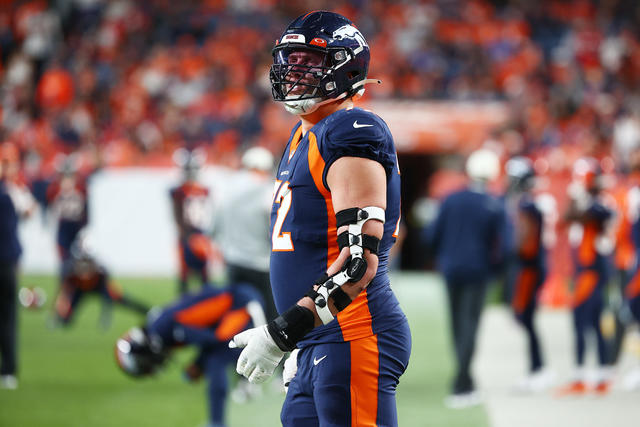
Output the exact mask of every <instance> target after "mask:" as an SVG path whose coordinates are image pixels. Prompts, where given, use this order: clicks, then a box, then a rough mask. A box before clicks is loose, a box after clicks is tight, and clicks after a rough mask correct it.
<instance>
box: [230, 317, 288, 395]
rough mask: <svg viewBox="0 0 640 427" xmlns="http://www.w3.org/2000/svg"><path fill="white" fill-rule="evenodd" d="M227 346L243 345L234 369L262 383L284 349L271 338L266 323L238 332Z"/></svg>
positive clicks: (253, 381)
mask: <svg viewBox="0 0 640 427" xmlns="http://www.w3.org/2000/svg"><path fill="white" fill-rule="evenodd" d="M229 347H231V348H243V347H244V350H242V353H240V357H238V364H237V365H236V371H237V372H238V373H239V374H240V375H243V376H245V377H246V378H247V379H248V380H249V382H251V383H254V384H260V383H263V382H265V381H266V380H267V379H268V378H269V377H271V375H273V371H274V370H275V369H276V366H278V364H279V363H280V361H281V360H282V358H283V357H284V351H282V350H280V348H279V347H278V346H277V344H276V343H275V342H274V341H273V338H271V335H270V334H269V331H267V325H262V326H259V327H257V328H251V329H247V330H246V331H244V332H241V333H239V334H238V335H236V336H235V337H233V339H232V340H231V341H230V342H229Z"/></svg>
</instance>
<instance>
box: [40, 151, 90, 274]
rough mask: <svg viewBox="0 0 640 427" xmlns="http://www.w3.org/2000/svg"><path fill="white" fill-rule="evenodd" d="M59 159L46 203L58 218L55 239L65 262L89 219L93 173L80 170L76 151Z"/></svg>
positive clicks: (49, 186)
mask: <svg viewBox="0 0 640 427" xmlns="http://www.w3.org/2000/svg"><path fill="white" fill-rule="evenodd" d="M56 161H57V164H56V170H57V174H56V176H55V177H54V178H53V180H52V181H51V183H50V184H49V185H48V187H47V205H48V206H50V207H51V208H52V210H53V211H54V212H55V213H56V215H57V218H58V230H57V237H56V242H57V244H58V255H59V256H60V260H61V263H64V261H65V260H66V259H67V258H68V257H69V256H70V254H71V247H72V245H73V243H74V242H75V240H76V237H77V236H78V235H79V234H80V232H81V231H82V230H83V229H84V228H85V227H86V225H87V224H88V221H89V200H88V198H89V193H88V180H89V177H90V176H91V174H92V173H93V172H91V173H90V174H82V173H80V171H79V158H78V156H77V154H69V155H64V154H60V155H59V156H58V158H57V159H56Z"/></svg>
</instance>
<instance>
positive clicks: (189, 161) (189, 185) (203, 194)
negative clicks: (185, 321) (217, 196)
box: [171, 148, 213, 294]
mask: <svg viewBox="0 0 640 427" xmlns="http://www.w3.org/2000/svg"><path fill="white" fill-rule="evenodd" d="M174 160H175V162H176V163H177V164H178V165H179V166H180V167H182V170H183V174H184V175H183V182H182V184H180V185H179V186H177V187H174V188H172V189H171V202H172V206H173V217H174V220H175V222H176V225H177V227H178V251H179V262H180V276H179V285H180V288H179V290H180V293H182V294H184V293H185V292H187V287H188V281H189V275H190V273H192V272H194V273H196V274H198V276H199V277H200V281H201V284H202V285H205V284H207V283H209V272H208V268H209V259H210V258H211V255H212V251H213V248H212V246H211V242H210V241H209V238H208V237H207V236H206V235H205V233H204V230H205V229H206V228H207V226H206V221H207V217H208V208H209V189H208V188H206V187H204V186H202V185H200V184H199V183H198V181H197V179H196V175H197V172H198V169H199V168H200V167H201V166H202V163H203V162H204V153H201V152H200V151H197V150H194V151H188V150H186V149H184V148H181V149H179V150H177V151H176V153H175V154H174Z"/></svg>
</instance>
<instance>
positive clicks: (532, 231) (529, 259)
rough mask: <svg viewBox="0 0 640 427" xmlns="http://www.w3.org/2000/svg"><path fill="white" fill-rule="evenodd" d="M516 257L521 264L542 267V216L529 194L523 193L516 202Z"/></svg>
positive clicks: (543, 256) (543, 259)
mask: <svg viewBox="0 0 640 427" xmlns="http://www.w3.org/2000/svg"><path fill="white" fill-rule="evenodd" d="M518 225H519V227H518V229H519V230H520V236H519V239H518V259H519V260H520V262H521V264H523V265H527V266H532V267H533V266H536V267H539V268H544V266H545V250H544V245H543V244H542V231H543V227H544V217H543V215H542V211H541V210H540V209H539V208H538V206H537V205H536V203H535V200H533V199H532V198H531V196H528V195H525V196H523V197H522V198H521V199H520V202H519V203H518Z"/></svg>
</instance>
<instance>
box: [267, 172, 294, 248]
mask: <svg viewBox="0 0 640 427" xmlns="http://www.w3.org/2000/svg"><path fill="white" fill-rule="evenodd" d="M279 183H280V181H276V186H277V185H278V184H279ZM291 199H292V194H291V190H290V189H289V182H284V183H282V185H280V190H278V192H277V193H276V197H275V198H274V200H273V203H277V204H279V205H280V207H279V208H278V214H277V215H276V222H275V224H274V225H273V233H272V234H271V250H273V251H279V252H281V251H292V250H293V242H292V241H291V233H290V232H283V231H282V224H284V219H285V218H286V217H287V214H288V213H289V209H290V208H291Z"/></svg>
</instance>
